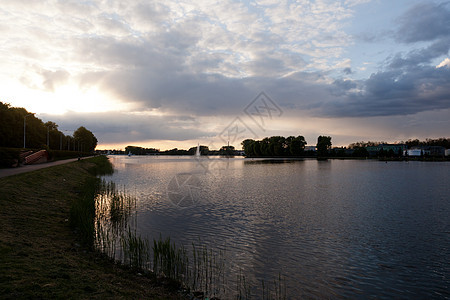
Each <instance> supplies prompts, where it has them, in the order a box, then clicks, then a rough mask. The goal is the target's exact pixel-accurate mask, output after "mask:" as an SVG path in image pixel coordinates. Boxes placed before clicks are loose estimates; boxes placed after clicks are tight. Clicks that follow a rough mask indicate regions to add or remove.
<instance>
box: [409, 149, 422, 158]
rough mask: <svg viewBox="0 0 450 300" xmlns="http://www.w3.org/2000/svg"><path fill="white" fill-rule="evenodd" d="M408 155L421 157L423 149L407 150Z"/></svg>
mask: <svg viewBox="0 0 450 300" xmlns="http://www.w3.org/2000/svg"><path fill="white" fill-rule="evenodd" d="M406 154H407V155H408V156H421V155H422V154H423V153H422V149H408V150H406Z"/></svg>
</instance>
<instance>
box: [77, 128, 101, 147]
mask: <svg viewBox="0 0 450 300" xmlns="http://www.w3.org/2000/svg"><path fill="white" fill-rule="evenodd" d="M73 138H74V139H75V144H76V145H75V146H76V149H78V150H79V151H83V152H91V151H94V150H95V147H97V138H96V137H95V136H94V134H93V133H92V132H91V131H89V130H87V129H86V128H85V127H83V126H81V127H80V128H78V129H77V130H75V132H74V133H73Z"/></svg>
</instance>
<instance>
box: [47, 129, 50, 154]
mask: <svg viewBox="0 0 450 300" xmlns="http://www.w3.org/2000/svg"><path fill="white" fill-rule="evenodd" d="M49 128H50V126H47V147H48V149H50V136H49V131H50V129H49Z"/></svg>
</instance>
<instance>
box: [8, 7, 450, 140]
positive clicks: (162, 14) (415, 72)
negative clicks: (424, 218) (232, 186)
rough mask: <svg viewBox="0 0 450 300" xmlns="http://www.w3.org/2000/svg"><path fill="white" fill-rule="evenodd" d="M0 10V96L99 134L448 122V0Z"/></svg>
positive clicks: (177, 136) (440, 130)
mask: <svg viewBox="0 0 450 300" xmlns="http://www.w3.org/2000/svg"><path fill="white" fill-rule="evenodd" d="M0 20H1V22H0V58H1V59H0V101H2V102H7V103H10V104H11V105H12V106H21V107H25V108H27V109H28V110H29V111H32V112H35V113H37V114H38V117H40V118H41V119H43V120H44V121H47V120H51V121H55V122H56V123H57V124H59V125H60V130H66V133H67V134H70V132H71V130H74V129H76V128H78V127H79V126H81V125H83V126H85V127H87V128H88V129H90V130H91V131H92V132H93V133H94V134H95V135H96V136H97V138H98V140H99V148H124V147H125V146H126V145H141V146H147V147H156V148H160V149H167V148H173V147H178V148H188V147H191V146H194V145H196V144H197V141H198V142H200V143H201V144H205V145H211V146H212V147H213V148H219V147H220V146H221V145H222V144H223V143H224V141H226V140H231V143H232V144H235V146H238V145H239V143H240V139H241V138H246V137H250V138H263V137H265V136H271V135H284V136H288V135H303V136H305V138H306V140H307V142H308V144H315V143H316V141H317V136H318V135H330V136H332V142H333V144H334V145H348V144H349V143H351V142H355V141H361V140H384V141H388V142H393V141H400V140H407V139H409V138H421V139H422V138H427V137H430V138H436V137H448V136H450V59H449V48H450V2H449V1H432V0H395V1H392V0H341V1H331V0H315V1H314V0H310V1H308V0H298V1H289V0H288V1H274V0H260V1H233V0H223V1H202V0H199V1H183V0H180V1H176V0H173V1H172V0H164V1H158V0H155V1H148V0H146V1H139V0H130V1H119V0H117V1H116V0H104V1H89V0H84V1H81V0H80V1H75V0H73V1H69V0H67V1H65V0H64V1H63V0H61V1H50V0H49V1H30V0H6V1H2V4H1V6H0ZM261 92H263V94H261ZM233 132H234V133H238V134H237V135H234V136H233Z"/></svg>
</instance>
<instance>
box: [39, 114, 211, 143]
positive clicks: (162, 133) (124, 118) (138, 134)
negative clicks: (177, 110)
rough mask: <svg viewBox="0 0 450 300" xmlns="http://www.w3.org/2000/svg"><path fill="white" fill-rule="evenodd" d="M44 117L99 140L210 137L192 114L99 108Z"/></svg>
mask: <svg viewBox="0 0 450 300" xmlns="http://www.w3.org/2000/svg"><path fill="white" fill-rule="evenodd" d="M43 119H45V120H47V119H49V120H52V121H54V122H56V123H57V124H59V129H60V130H63V131H64V130H68V131H69V132H67V133H66V132H65V133H66V134H71V133H70V131H72V130H75V129H77V128H78V127H80V126H85V127H86V128H88V129H89V130H91V131H92V132H93V133H94V135H95V136H97V137H100V138H101V142H102V143H106V144H107V143H127V142H129V143H133V142H140V141H146V140H180V141H182V140H189V139H194V138H198V137H210V136H214V135H215V133H214V134H213V133H210V132H207V131H205V130H202V129H200V128H199V127H200V126H199V124H198V121H197V120H196V118H193V117H191V116H174V115H168V116H155V115H148V114H136V113H120V112H101V113H74V112H68V113H66V114H64V115H43Z"/></svg>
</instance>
